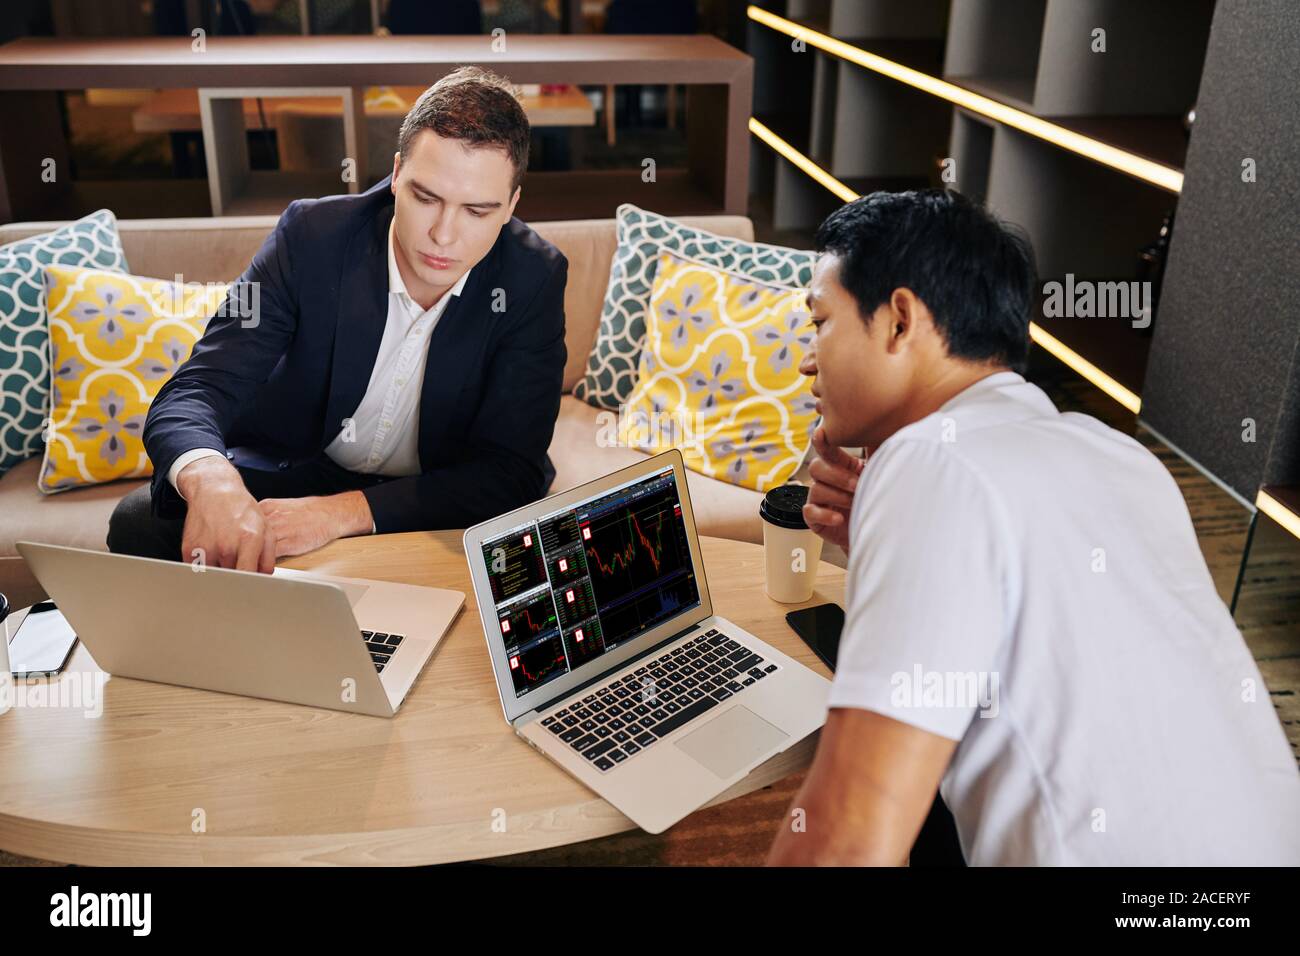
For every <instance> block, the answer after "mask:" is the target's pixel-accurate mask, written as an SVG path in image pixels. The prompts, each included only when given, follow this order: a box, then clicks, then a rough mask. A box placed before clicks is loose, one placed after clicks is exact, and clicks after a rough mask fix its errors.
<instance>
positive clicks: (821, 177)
mask: <svg viewBox="0 0 1300 956" xmlns="http://www.w3.org/2000/svg"><path fill="white" fill-rule="evenodd" d="M749 131H750V132H751V133H753V134H754V135H755V136H757V137H758V138H759V139H761V140H762V141H763V142H765V143H767V145H768V146H771V147H772V148H773V149H774V150H776V151H777V152H778V153H780V154H781V155H782V156H784V157H785V158H786V159H788V160H789V161H790V162H791V163H792V164H793V165H795V166H797V167H799V169H800V170H802V171H803V172H805V173H807V174H808V175H809V176H811V177H812V178H813V179H815V180H817V182H818V183H820V184H821V185H822V186H823V187H824V188H826V189H828V190H830V191H831V192H833V193H834V194H835V195H836V196H839V197H840V201H841V202H852V201H853V200H855V199H857V198H858V194H857V193H856V192H854V191H853V190H852V189H850V188H849V187H848V186H846V185H844V184H843V183H842V182H840V181H839V180H838V179H836V178H835V177H834V176H832V175H831V174H830V173H828V172H827V171H826V170H824V169H822V168H821V167H820V166H818V165H817V164H816V163H814V162H813V161H812V160H811V159H809V158H808V157H807V156H805V155H804V154H803V153H801V152H799V150H797V149H795V148H794V147H793V146H791V145H790V144H789V143H787V142H786V141H785V140H783V139H782V138H781V137H780V136H777V135H776V133H773V132H772V131H771V130H770V129H768V128H767V127H766V126H764V125H763V124H762V123H760V122H759V121H758V120H756V119H754V118H753V117H752V116H751V117H750V118H749Z"/></svg>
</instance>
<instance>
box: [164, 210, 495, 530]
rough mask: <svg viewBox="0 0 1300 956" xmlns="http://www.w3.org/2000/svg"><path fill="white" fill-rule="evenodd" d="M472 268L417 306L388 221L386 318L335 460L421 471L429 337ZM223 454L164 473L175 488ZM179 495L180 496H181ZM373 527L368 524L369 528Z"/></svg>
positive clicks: (361, 469)
mask: <svg viewBox="0 0 1300 956" xmlns="http://www.w3.org/2000/svg"><path fill="white" fill-rule="evenodd" d="M471 271H472V269H467V270H466V271H465V274H464V275H462V276H461V277H460V279H459V280H458V281H457V282H456V284H455V285H454V286H452V287H451V289H449V290H448V291H447V292H446V293H444V294H443V295H442V296H441V297H440V298H439V299H438V301H437V302H435V303H434V304H433V305H432V306H431V307H430V308H428V309H422V308H421V307H420V305H419V303H417V302H416V301H415V300H414V299H412V298H411V296H410V295H409V294H408V293H407V291H406V283H404V282H403V281H402V274H401V272H400V270H399V269H398V267H397V254H396V248H395V246H394V243H393V224H392V223H390V224H389V226H388V319H387V322H386V323H385V325H384V337H383V339H382V340H381V341H380V343H379V354H378V355H377V356H376V357H375V365H374V368H373V370H372V371H371V373H370V382H369V384H368V385H367V386H366V393H365V395H364V396H363V397H362V399H361V404H360V405H358V406H357V408H356V411H354V412H353V413H352V415H351V416H350V417H351V422H352V429H351V432H352V436H351V437H352V440H351V441H346V440H345V438H347V437H348V431H349V430H348V428H347V427H346V421H345V422H340V423H339V433H338V435H337V436H336V437H335V438H334V440H333V441H332V442H330V443H329V445H327V446H326V448H325V453H326V454H327V455H329V456H330V458H331V459H332V460H333V461H334V463H335V464H337V465H339V466H340V467H341V468H346V469H347V470H348V471H353V472H358V473H360V474H378V475H385V476H390V477H404V476H408V475H418V474H419V473H420V447H419V445H420V428H419V425H420V393H421V390H422V388H423V385H424V368H425V365H426V364H427V362H428V358H429V338H430V336H432V335H433V330H434V329H435V328H436V327H437V325H438V320H439V319H440V318H442V314H443V312H445V311H446V309H447V305H448V303H450V302H451V297H452V296H453V295H460V293H461V291H462V290H463V289H464V288H465V283H466V282H467V281H468V280H469V274H470V272H471ZM210 455H220V456H222V457H223V458H224V457H225V453H224V452H222V451H219V450H217V449H215V448H195V449H192V450H190V451H187V452H185V453H184V454H182V455H180V456H178V457H177V459H176V461H175V462H174V463H173V464H172V466H171V468H170V469H168V472H167V480H168V481H170V482H171V484H172V487H173V488H176V493H177V494H180V488H179V487H177V485H176V478H177V476H178V475H179V474H180V473H181V469H183V468H184V467H185V466H186V465H188V464H189V463H190V462H192V461H197V460H198V459H200V458H207V457H208V456H210ZM182 497H183V496H182ZM374 530H375V528H374V524H373V522H372V524H371V533H373V532H374Z"/></svg>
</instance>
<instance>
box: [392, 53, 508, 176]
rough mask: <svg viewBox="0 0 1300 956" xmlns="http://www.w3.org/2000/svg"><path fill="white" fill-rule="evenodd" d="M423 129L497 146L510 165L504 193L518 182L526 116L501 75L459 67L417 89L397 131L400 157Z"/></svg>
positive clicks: (479, 143)
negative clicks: (512, 169)
mask: <svg viewBox="0 0 1300 956" xmlns="http://www.w3.org/2000/svg"><path fill="white" fill-rule="evenodd" d="M426 129H431V130H433V131H434V132H435V133H437V134H438V135H439V136H444V137H447V138H449V139H459V140H462V141H463V142H465V143H467V144H469V145H470V146H476V147H491V148H495V149H500V150H503V151H504V152H505V154H506V156H508V157H509V159H510V162H511V163H512V164H513V165H514V167H515V178H514V182H513V183H512V184H511V186H510V192H511V193H512V194H513V193H514V191H515V187H516V186H518V185H519V184H520V183H522V182H523V180H524V173H525V172H526V171H527V169H528V139H529V130H530V127H529V125H528V115H527V114H526V113H525V112H524V108H523V106H521V105H520V103H519V98H518V97H517V96H516V94H515V88H514V86H513V85H512V84H511V83H510V81H509V80H507V79H506V78H505V77H504V76H499V75H498V74H496V73H493V72H492V71H491V70H485V69H483V68H481V67H477V66H462V67H458V68H457V69H455V70H453V71H452V72H450V73H448V74H447V75H446V76H444V77H443V78H442V79H440V80H439V81H438V82H437V83H435V84H433V86H431V87H429V88H428V89H427V90H425V91H424V92H423V93H421V94H420V98H419V99H418V100H416V101H415V105H414V106H412V107H411V111H410V112H409V113H407V114H406V119H404V120H402V129H401V131H400V132H399V133H398V134H397V151H398V152H399V153H400V154H401V156H402V159H406V155H407V151H408V150H409V149H410V147H411V142H412V141H413V140H414V139H415V137H416V134H417V133H419V132H420V131H421V130H426Z"/></svg>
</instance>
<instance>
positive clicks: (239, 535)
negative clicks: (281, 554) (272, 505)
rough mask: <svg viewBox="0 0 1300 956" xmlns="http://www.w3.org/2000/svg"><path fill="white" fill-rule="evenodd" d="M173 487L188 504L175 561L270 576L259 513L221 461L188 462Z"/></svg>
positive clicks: (268, 542) (271, 559)
mask: <svg viewBox="0 0 1300 956" xmlns="http://www.w3.org/2000/svg"><path fill="white" fill-rule="evenodd" d="M176 484H177V487H178V488H179V490H180V493H181V495H182V497H184V498H185V500H186V502H187V504H188V510H187V512H186V515H185V528H184V530H183V531H182V532H181V560H183V561H194V560H198V561H199V562H200V563H201V564H203V565H206V566H209V567H217V568H236V569H238V570H240V571H260V572H262V573H263V574H270V573H272V572H273V571H274V570H275V535H274V533H273V532H272V531H271V529H270V528H269V527H268V526H267V523H266V519H265V518H264V517H263V515H262V510H261V509H260V508H258V506H257V502H256V501H255V500H254V499H253V496H252V495H250V494H249V493H248V489H247V488H245V487H244V480H243V479H242V478H241V477H240V476H239V472H238V471H237V470H236V469H235V466H234V465H232V464H231V463H230V462H229V461H227V460H226V459H225V458H221V457H218V456H215V455H214V456H212V457H209V458H200V459H199V460H198V461H193V462H190V464H188V465H186V466H185V467H184V468H183V469H182V470H181V473H180V474H179V475H177V476H176Z"/></svg>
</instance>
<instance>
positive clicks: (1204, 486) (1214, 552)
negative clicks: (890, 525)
mask: <svg viewBox="0 0 1300 956" xmlns="http://www.w3.org/2000/svg"><path fill="white" fill-rule="evenodd" d="M1029 378H1030V379H1032V380H1033V381H1035V382H1036V383H1038V384H1039V385H1040V386H1041V387H1042V388H1043V389H1044V390H1045V391H1046V392H1047V393H1048V394H1049V395H1050V396H1051V397H1052V399H1053V401H1055V402H1056V404H1057V406H1058V407H1059V408H1060V409H1061V410H1062V411H1082V412H1086V413H1088V414H1091V415H1095V416H1096V417H1097V418H1099V419H1101V420H1102V421H1104V422H1106V423H1107V424H1108V425H1110V426H1112V427H1114V428H1118V429H1120V430H1122V431H1124V432H1126V433H1128V434H1130V435H1135V436H1136V437H1137V438H1138V440H1139V441H1141V442H1142V443H1143V444H1144V445H1145V446H1146V447H1148V448H1149V449H1151V451H1152V452H1153V453H1154V454H1155V455H1156V456H1157V457H1158V458H1159V459H1160V460H1161V461H1162V462H1163V463H1164V465H1165V467H1166V468H1168V469H1169V471H1170V473H1171V474H1172V475H1173V477H1174V479H1175V480H1176V481H1177V482H1178V486H1179V488H1180V489H1181V491H1182V493H1183V497H1184V498H1185V499H1186V501H1187V506H1188V510H1189V511H1190V512H1191V516H1192V523H1193V525H1194V526H1195V528H1196V535H1197V539H1198V540H1199V542H1200V545H1201V551H1202V553H1204V555H1205V559H1206V563H1207V564H1208V565H1209V568H1210V572H1211V574H1212V575H1213V577H1214V581H1215V584H1216V586H1217V587H1218V590H1219V594H1220V596H1221V597H1222V598H1223V599H1224V601H1225V603H1226V602H1229V601H1230V600H1231V599H1232V593H1233V589H1234V588H1235V586H1236V581H1237V576H1238V573H1239V571H1240V568H1241V558H1242V554H1243V551H1244V548H1245V546H1246V540H1247V535H1248V533H1249V530H1250V513H1249V512H1248V511H1247V510H1246V509H1245V508H1243V507H1242V506H1241V505H1240V504H1239V503H1238V502H1237V501H1235V500H1234V499H1233V498H1232V497H1231V496H1230V495H1228V494H1227V493H1226V492H1224V491H1223V490H1222V489H1220V488H1218V487H1217V486H1216V485H1215V484H1214V483H1213V482H1211V481H1210V480H1209V479H1208V478H1206V477H1205V476H1204V475H1202V474H1201V473H1200V472H1198V471H1197V470H1196V469H1195V468H1194V467H1192V466H1191V465H1189V464H1188V463H1187V462H1185V461H1184V460H1183V459H1182V458H1180V457H1179V456H1178V455H1176V454H1175V453H1174V452H1172V451H1171V450H1170V449H1168V448H1167V447H1165V446H1163V445H1162V444H1161V443H1160V442H1159V441H1157V440H1156V439H1155V438H1154V437H1153V436H1152V435H1151V434H1150V433H1149V432H1146V431H1144V430H1143V429H1141V428H1140V427H1139V426H1138V425H1137V422H1136V420H1135V417H1134V416H1133V415H1132V414H1131V413H1129V412H1127V411H1126V410H1125V409H1124V408H1122V407H1121V406H1119V405H1117V404H1116V403H1115V402H1113V401H1111V400H1110V399H1109V398H1107V397H1106V396H1105V395H1103V394H1102V393H1101V392H1100V391H1098V390H1097V389H1096V388H1094V387H1093V386H1091V385H1089V384H1088V383H1087V382H1085V381H1083V380H1082V379H1080V378H1078V377H1077V376H1076V375H1074V373H1072V372H1070V371H1069V370H1068V369H1066V368H1065V367H1064V366H1062V365H1060V364H1058V363H1057V362H1055V360H1053V359H1051V358H1049V357H1047V356H1041V357H1037V358H1036V359H1035V360H1034V362H1033V363H1031V366H1030V370H1029ZM1246 577H1247V583H1246V586H1245V587H1244V588H1243V597H1242V600H1241V604H1240V608H1239V613H1238V623H1239V626H1240V627H1241V628H1242V633H1243V635H1244V636H1245V638H1246V641H1247V644H1248V645H1249V646H1250V648H1251V651H1252V653H1254V655H1255V658H1256V660H1257V661H1258V663H1259V667H1260V671H1261V673H1262V674H1263V677H1264V680H1265V683H1266V684H1267V685H1268V687H1269V690H1270V693H1271V696H1272V700H1273V703H1274V705H1275V706H1276V707H1277V709H1278V713H1279V716H1280V717H1281V719H1282V722H1283V725H1284V728H1285V730H1286V734H1287V738H1288V739H1289V740H1290V742H1291V746H1292V749H1293V750H1294V751H1295V752H1296V754H1297V759H1298V760H1300V546H1298V545H1297V542H1296V541H1295V540H1294V539H1292V538H1290V537H1289V536H1287V535H1286V534H1285V533H1283V532H1280V531H1277V532H1276V533H1273V532H1271V531H1267V530H1266V531H1261V533H1260V534H1259V535H1257V538H1256V541H1255V547H1254V548H1253V549H1252V560H1251V561H1250V562H1249V565H1248V573H1247V576H1246ZM801 782H802V776H794V777H790V778H788V779H786V780H784V781H782V782H781V783H779V784H776V785H774V786H771V787H767V788H764V789H763V790H759V791H757V792H755V793H752V794H749V795H748V796H745V797H741V798H740V799H737V800H732V801H730V802H729V803H727V804H725V805H723V806H719V807H713V808H710V809H707V810H701V811H700V812H698V813H695V814H693V815H692V816H690V817H689V818H687V819H686V820H684V821H682V822H681V823H679V824H678V825H677V826H675V827H673V828H672V829H671V830H669V831H668V832H667V833H663V834H659V835H657V836H651V835H650V834H647V833H643V832H641V831H635V832H632V833H625V834H621V835H619V836H613V837H607V838H605V839H601V840H593V841H590V842H587V843H582V844H578V845H575V846H568V847H560V848H557V849H553V850H545V851H542V852H538V853H529V854H521V855H519V856H512V857H503V858H500V859H497V860H494V861H492V862H493V863H494V864H496V865H504V866H518V865H526V866H531V865H573V864H577V865H584V866H605V865H611V866H612V865H619V866H626V865H631V866H677V865H686V866H757V865H760V864H761V863H762V862H763V859H764V857H765V856H766V854H767V848H768V846H769V844H770V843H771V841H772V838H773V835H774V833H775V830H776V827H777V825H778V823H779V822H780V821H781V820H782V819H783V817H784V815H785V812H786V809H787V808H788V807H789V805H790V802H791V801H792V800H793V798H794V795H795V793H796V791H797V790H798V788H799V786H800V784H801ZM37 862H38V861H34V860H27V859H23V858H18V857H14V856H11V855H9V854H6V853H3V852H2V851H0V865H22V864H28V865H30V864H33V863H37Z"/></svg>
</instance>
